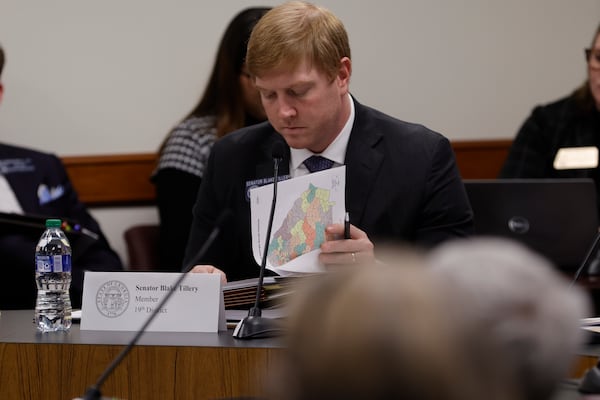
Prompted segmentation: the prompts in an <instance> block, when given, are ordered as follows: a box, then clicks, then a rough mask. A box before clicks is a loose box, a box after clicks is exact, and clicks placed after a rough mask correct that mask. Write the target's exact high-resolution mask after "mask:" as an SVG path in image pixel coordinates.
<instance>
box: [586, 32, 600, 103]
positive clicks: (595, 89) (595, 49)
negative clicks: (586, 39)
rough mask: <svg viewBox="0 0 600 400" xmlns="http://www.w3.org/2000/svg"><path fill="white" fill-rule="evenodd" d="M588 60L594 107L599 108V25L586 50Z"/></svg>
mask: <svg viewBox="0 0 600 400" xmlns="http://www.w3.org/2000/svg"><path fill="white" fill-rule="evenodd" d="M586 56H587V62H588V81H589V85H590V91H591V92H592V97H593V98H594V102H595V103H596V108H597V109H598V110H600V25H598V29H596V35H595V36H594V40H593V41H592V44H591V46H590V48H589V49H587V51H586Z"/></svg>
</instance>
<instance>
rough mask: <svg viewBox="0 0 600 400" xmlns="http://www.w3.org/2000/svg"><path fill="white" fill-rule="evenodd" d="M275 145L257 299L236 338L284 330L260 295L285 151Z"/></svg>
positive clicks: (250, 337) (237, 328)
mask: <svg viewBox="0 0 600 400" xmlns="http://www.w3.org/2000/svg"><path fill="white" fill-rule="evenodd" d="M275 147H277V146H275ZM275 147H274V149H273V169H274V173H273V177H274V180H273V200H272V202H271V213H270V214H269V223H268V225H267V238H266V242H265V248H264V250H263V254H262V261H261V263H260V273H259V276H258V283H257V285H256V299H255V301H254V306H253V307H251V308H250V310H249V311H248V316H247V317H245V318H244V319H242V320H241V321H240V322H239V323H238V324H237V326H236V327H235V330H234V331H233V337H234V338H236V339H252V338H266V337H272V336H276V335H278V334H280V333H281V332H282V327H281V326H280V324H279V323H278V322H277V321H276V320H275V319H273V318H265V317H263V316H262V311H261V309H260V295H261V293H262V289H263V280H264V276H265V269H266V266H267V252H268V250H269V241H270V240H271V228H272V227H273V215H274V214H275V204H276V202H277V177H278V175H279V162H280V161H281V159H282V156H281V155H280V154H282V153H283V150H280V149H278V148H277V149H276V148H275Z"/></svg>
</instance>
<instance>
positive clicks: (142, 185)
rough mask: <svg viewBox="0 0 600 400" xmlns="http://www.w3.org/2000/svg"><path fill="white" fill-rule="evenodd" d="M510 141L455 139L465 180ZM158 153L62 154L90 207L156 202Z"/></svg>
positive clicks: (493, 170)
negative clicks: (153, 177)
mask: <svg viewBox="0 0 600 400" xmlns="http://www.w3.org/2000/svg"><path fill="white" fill-rule="evenodd" d="M510 144H511V141H510V140H485V141H455V142H452V148H453V149H454V152H455V154H456V162H457V164H458V168H459V170H460V173H461V176H462V177H463V178H464V179H493V178H496V177H497V176H498V172H500V168H501V166H502V163H503V162H504V160H505V159H506V156H507V154H508V149H509V147H510ZM156 158H157V155H156V154H155V153H140V154H120V155H103V156H98V155H91V156H71V157H63V158H62V160H63V162H64V164H65V166H66V168H67V172H68V174H69V177H70V178H71V180H72V182H73V186H75V189H76V190H77V192H78V193H79V197H80V199H81V200H82V201H83V202H84V203H86V204H87V205H88V206H93V207H108V206H129V205H144V204H154V201H155V192H154V185H152V183H151V182H150V175H151V174H152V171H153V170H154V166H155V164H156Z"/></svg>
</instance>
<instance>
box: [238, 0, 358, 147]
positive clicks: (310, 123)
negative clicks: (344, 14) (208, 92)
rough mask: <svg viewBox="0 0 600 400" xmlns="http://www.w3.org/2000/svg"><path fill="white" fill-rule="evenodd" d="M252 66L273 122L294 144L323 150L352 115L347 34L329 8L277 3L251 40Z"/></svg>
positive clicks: (252, 71)
mask: <svg viewBox="0 0 600 400" xmlns="http://www.w3.org/2000/svg"><path fill="white" fill-rule="evenodd" d="M246 64H247V67H248V70H249V72H250V74H251V75H252V77H253V78H254V80H255V83H256V87H257V88H258V90H259V92H260V95H261V99H262V104H263V107H264V109H265V112H266V114H267V118H268V119H269V122H270V123H271V125H273V127H274V128H275V130H276V131H277V132H279V133H280V134H281V135H282V136H283V137H284V139H285V140H286V142H287V144H288V145H289V146H290V147H292V148H297V149H302V148H306V149H309V150H311V151H312V152H314V153H320V152H322V151H323V150H324V149H325V148H326V147H327V146H328V145H329V144H331V143H332V142H333V140H334V139H335V138H336V137H337V135H338V134H339V132H340V131H341V130H342V128H343V126H344V124H345V123H346V121H347V120H348V117H349V115H350V99H349V95H348V94H349V83H350V76H351V72H352V63H351V60H350V45H349V41H348V35H347V33H346V29H345V28H344V25H343V24H342V22H341V21H340V20H339V19H338V18H337V17H336V16H335V15H333V14H332V13H331V12H330V11H329V10H327V9H325V8H323V7H319V6H316V5H313V4H310V3H305V2H299V1H294V2H288V3H284V4H282V5H279V6H277V7H274V8H273V9H272V10H271V11H269V12H268V13H267V14H265V16H264V17H263V18H262V19H261V20H260V21H259V22H258V24H256V27H255V29H254V30H253V31H252V35H251V36H250V40H249V42H248V54H247V59H246Z"/></svg>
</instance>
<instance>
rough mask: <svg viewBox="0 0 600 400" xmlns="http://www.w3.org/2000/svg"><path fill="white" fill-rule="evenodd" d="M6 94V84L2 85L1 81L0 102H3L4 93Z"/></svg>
mask: <svg viewBox="0 0 600 400" xmlns="http://www.w3.org/2000/svg"><path fill="white" fill-rule="evenodd" d="M3 94H4V86H2V82H0V103H2V95H3Z"/></svg>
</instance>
